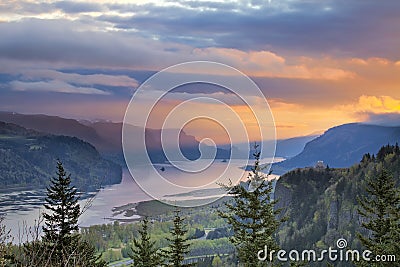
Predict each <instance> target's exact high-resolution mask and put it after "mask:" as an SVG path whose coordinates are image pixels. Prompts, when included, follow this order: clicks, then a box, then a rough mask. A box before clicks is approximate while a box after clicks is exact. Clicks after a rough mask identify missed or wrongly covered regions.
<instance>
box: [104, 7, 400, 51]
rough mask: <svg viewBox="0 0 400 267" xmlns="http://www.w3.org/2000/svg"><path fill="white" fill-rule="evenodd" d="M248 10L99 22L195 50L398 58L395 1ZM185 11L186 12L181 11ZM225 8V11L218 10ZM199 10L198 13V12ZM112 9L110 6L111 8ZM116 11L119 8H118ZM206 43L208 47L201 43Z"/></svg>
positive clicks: (146, 12) (150, 14)
mask: <svg viewBox="0 0 400 267" xmlns="http://www.w3.org/2000/svg"><path fill="white" fill-rule="evenodd" d="M275 3H277V2H276V1H272V3H271V4H268V3H264V4H263V5H260V6H258V7H257V8H254V7H252V6H250V7H249V6H248V5H243V4H242V5H240V4H237V5H236V6H234V5H232V4H230V5H228V4H223V3H219V4H215V3H209V4H208V5H209V7H210V10H208V9H206V8H205V7H207V3H195V2H192V1H190V2H188V3H187V2H184V1H182V2H181V4H182V6H173V7H160V6H155V5H151V4H147V5H144V6H131V7H130V8H131V10H132V11H133V12H136V14H135V15H134V16H132V17H130V18H126V17H119V16H114V17H110V16H108V17H99V19H100V20H106V21H109V22H112V23H114V24H115V27H117V28H120V29H129V28H134V29H136V30H138V31H139V32H140V33H141V34H143V35H146V36H151V35H154V36H158V37H159V38H161V40H167V41H176V42H180V41H182V40H184V41H185V42H187V43H190V44H191V45H194V46H196V47H203V46H209V45H215V46H219V47H229V48H237V49H243V50H259V49H269V50H273V51H277V50H284V51H295V52H294V53H297V54H300V53H304V52H305V53H311V54H314V53H319V54H326V53H337V54H339V55H343V56H349V55H350V56H359V57H368V56H371V55H373V56H381V57H398V47H400V38H399V35H398V33H399V32H400V17H399V16H398V14H399V10H400V1H395V0H393V1H385V2H384V3H383V2H381V1H373V0H369V1H347V0H346V1H345V0H335V1H333V0H331V1H298V2H287V4H285V3H286V2H284V1H282V2H279V3H277V5H278V6H275V5H274V4H275ZM185 5H186V6H185ZM223 5H225V7H226V8H222V7H221V6H223ZM199 6H200V8H198V7H199ZM114 7H115V8H116V6H114ZM121 9H122V7H121ZM205 39H209V40H212V41H209V42H203V41H202V40H205Z"/></svg>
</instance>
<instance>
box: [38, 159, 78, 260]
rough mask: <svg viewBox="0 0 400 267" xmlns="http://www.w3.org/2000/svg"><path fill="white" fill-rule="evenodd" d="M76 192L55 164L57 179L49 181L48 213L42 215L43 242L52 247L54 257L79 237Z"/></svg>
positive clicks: (65, 175) (62, 170) (59, 255)
mask: <svg viewBox="0 0 400 267" xmlns="http://www.w3.org/2000/svg"><path fill="white" fill-rule="evenodd" d="M76 193H77V190H76V188H75V187H73V186H71V175H67V174H66V172H65V170H64V167H63V166H62V163H61V162H60V161H58V162H57V177H53V178H52V179H51V185H50V186H49V187H47V197H46V199H45V200H46V204H44V207H45V208H46V209H47V211H48V212H46V213H43V217H44V220H45V226H43V232H44V237H43V240H44V241H45V242H46V243H48V244H49V245H51V246H53V247H54V253H53V255H54V257H61V255H63V254H64V253H65V252H64V251H63V250H64V249H66V248H69V246H70V245H71V244H73V243H74V242H75V241H76V240H77V239H78V238H79V236H77V235H76V233H77V232H78V230H79V228H78V218H79V215H80V206H79V203H78V197H77V196H76Z"/></svg>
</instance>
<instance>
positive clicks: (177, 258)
mask: <svg viewBox="0 0 400 267" xmlns="http://www.w3.org/2000/svg"><path fill="white" fill-rule="evenodd" d="M183 222H184V219H183V218H181V216H180V211H179V210H175V217H174V225H173V227H172V229H171V231H170V234H171V237H168V238H167V240H168V241H169V242H170V243H169V245H168V248H167V249H165V250H164V255H165V258H166V261H167V264H166V266H174V267H184V266H191V265H189V264H184V263H183V260H184V259H185V255H187V254H188V253H189V246H190V244H189V242H188V238H187V237H185V236H186V233H187V230H186V229H185V226H184V224H183Z"/></svg>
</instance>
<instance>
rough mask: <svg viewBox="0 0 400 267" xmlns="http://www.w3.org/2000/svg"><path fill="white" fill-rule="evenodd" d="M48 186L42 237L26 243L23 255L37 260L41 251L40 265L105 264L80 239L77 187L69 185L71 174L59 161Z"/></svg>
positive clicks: (89, 265)
mask: <svg viewBox="0 0 400 267" xmlns="http://www.w3.org/2000/svg"><path fill="white" fill-rule="evenodd" d="M50 182H51V184H50V186H48V187H47V197H46V198H45V201H46V204H45V205H44V207H45V208H46V210H47V212H45V213H43V218H44V222H45V225H44V226H43V233H44V236H43V241H42V242H40V241H35V242H31V243H27V244H26V245H25V251H26V255H27V256H28V259H29V255H36V256H34V257H35V259H31V260H35V261H36V260H37V255H38V253H37V252H38V251H39V250H40V251H41V252H42V253H41V254H40V258H41V259H40V265H42V266H63V267H64V266H88V267H91V266H106V264H105V262H104V261H101V260H100V256H96V251H95V249H94V247H93V246H92V245H91V244H89V243H88V242H87V241H84V240H81V238H80V234H79V232H78V231H79V228H78V219H79V216H80V214H81V210H80V205H79V203H78V200H79V197H78V196H77V189H76V188H75V187H74V186H72V185H71V175H67V173H66V172H65V170H64V167H63V165H62V163H61V162H60V161H57V177H53V178H52V179H51V181H50Z"/></svg>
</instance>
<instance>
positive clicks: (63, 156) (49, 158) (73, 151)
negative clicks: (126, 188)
mask: <svg viewBox="0 0 400 267" xmlns="http://www.w3.org/2000/svg"><path fill="white" fill-rule="evenodd" d="M57 159H59V160H61V161H62V162H63V164H64V167H65V169H66V170H67V172H68V173H71V176H72V182H73V184H74V185H75V186H77V187H78V188H79V189H80V190H87V189H97V188H98V187H100V186H104V185H109V184H115V183H119V182H120V181H121V178H122V168H121V166H119V165H118V164H115V163H114V162H111V161H109V160H106V159H104V158H102V157H101V155H100V154H99V152H98V151H97V150H96V149H95V147H93V146H92V145H91V144H89V143H87V142H85V141H82V140H80V139H78V138H77V137H69V136H60V135H53V134H46V133H40V132H37V131H34V130H30V129H26V128H24V127H21V126H18V125H16V124H12V123H5V122H0V185H1V187H2V188H12V187H25V186H36V187H45V186H46V185H47V184H48V182H49V180H50V178H51V177H52V176H54V175H55V171H56V160H57Z"/></svg>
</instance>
